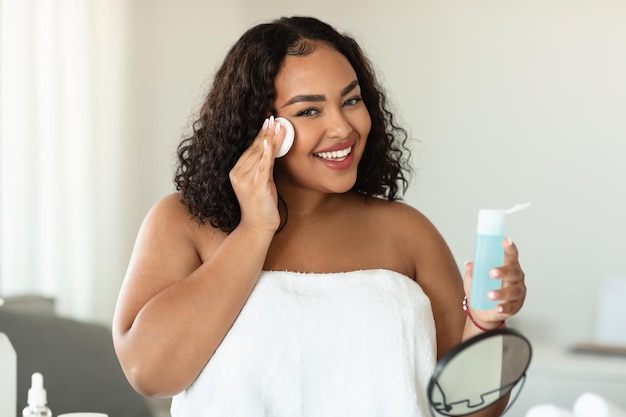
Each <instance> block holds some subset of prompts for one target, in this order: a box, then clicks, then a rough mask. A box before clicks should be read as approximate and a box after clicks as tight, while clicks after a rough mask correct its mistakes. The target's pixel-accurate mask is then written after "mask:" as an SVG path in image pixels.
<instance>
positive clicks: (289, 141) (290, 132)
mask: <svg viewBox="0 0 626 417" xmlns="http://www.w3.org/2000/svg"><path fill="white" fill-rule="evenodd" d="M276 121H277V122H278V123H280V127H281V128H282V129H285V139H284V140H283V143H282V145H280V149H279V150H278V152H277V153H276V158H281V157H283V156H285V155H287V152H289V149H291V145H293V138H294V137H295V136H296V132H295V130H294V129H293V125H292V124H291V122H290V121H289V120H287V119H285V118H284V117H277V118H276Z"/></svg>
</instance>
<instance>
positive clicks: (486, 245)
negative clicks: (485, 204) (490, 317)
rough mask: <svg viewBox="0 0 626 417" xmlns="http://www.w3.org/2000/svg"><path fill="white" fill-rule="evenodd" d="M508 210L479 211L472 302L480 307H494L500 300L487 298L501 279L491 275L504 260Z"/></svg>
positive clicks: (499, 286)
mask: <svg viewBox="0 0 626 417" xmlns="http://www.w3.org/2000/svg"><path fill="white" fill-rule="evenodd" d="M506 214H507V212H506V211H505V210H499V209H484V210H479V211H478V227H477V229H476V248H475V252H474V271H473V275H472V291H471V294H470V305H471V306H472V308H475V309H477V310H492V309H493V308H495V307H496V306H497V305H498V302H497V301H492V300H490V299H489V298H487V293H488V292H489V291H491V290H499V289H500V288H501V287H502V281H501V280H499V279H494V278H491V276H490V275H489V271H490V270H491V268H494V267H498V266H502V264H503V263H504V247H503V246H502V241H503V239H504V219H505V217H506Z"/></svg>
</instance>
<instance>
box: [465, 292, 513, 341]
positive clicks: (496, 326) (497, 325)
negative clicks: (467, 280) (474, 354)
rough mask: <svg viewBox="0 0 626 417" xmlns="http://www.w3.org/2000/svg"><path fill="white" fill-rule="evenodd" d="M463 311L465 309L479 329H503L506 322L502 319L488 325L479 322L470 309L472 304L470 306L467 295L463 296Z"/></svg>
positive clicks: (484, 330) (485, 330)
mask: <svg viewBox="0 0 626 417" xmlns="http://www.w3.org/2000/svg"><path fill="white" fill-rule="evenodd" d="M463 311H465V315H466V316H467V318H468V319H469V320H470V321H471V322H472V324H473V325H474V327H476V328H477V329H479V330H481V331H483V332H488V331H491V330H497V329H501V328H503V327H504V325H505V324H506V323H505V321H504V320H502V321H500V322H497V323H490V324H486V325H483V324H481V323H479V322H478V321H477V320H476V319H475V318H474V316H473V315H472V312H471V311H470V306H469V302H468V300H467V296H465V297H463Z"/></svg>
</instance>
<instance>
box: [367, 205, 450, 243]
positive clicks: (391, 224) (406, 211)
mask: <svg viewBox="0 0 626 417" xmlns="http://www.w3.org/2000/svg"><path fill="white" fill-rule="evenodd" d="M366 204H367V205H368V206H371V207H372V208H373V209H374V210H373V213H372V214H373V215H375V216H376V217H377V219H378V221H380V222H382V223H383V225H384V227H385V229H386V230H387V232H388V233H389V234H390V235H392V236H393V237H395V238H402V239H409V240H410V241H411V242H415V243H417V242H419V241H422V240H424V239H425V240H427V241H428V240H430V239H432V238H433V237H437V238H439V232H438V231H437V229H436V228H435V226H434V225H433V224H432V223H431V221H430V220H429V219H428V218H427V217H426V216H425V215H424V214H423V213H422V212H421V211H419V210H418V209H416V208H415V207H413V206H411V205H409V204H407V203H405V202H402V201H387V200H382V199H368V200H366Z"/></svg>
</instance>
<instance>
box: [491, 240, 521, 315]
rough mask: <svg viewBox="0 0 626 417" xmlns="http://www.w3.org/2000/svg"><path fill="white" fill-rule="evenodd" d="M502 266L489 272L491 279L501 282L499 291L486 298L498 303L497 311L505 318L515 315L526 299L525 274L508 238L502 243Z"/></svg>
mask: <svg viewBox="0 0 626 417" xmlns="http://www.w3.org/2000/svg"><path fill="white" fill-rule="evenodd" d="M503 246H504V265H503V266H500V267H497V268H493V269H492V270H491V271H490V275H491V277H492V278H495V279H499V280H501V281H502V288H501V289H500V290H495V291H491V292H490V293H489V294H488V297H489V298H490V299H491V300H494V301H498V302H499V303H498V306H497V307H496V309H497V311H498V312H500V313H502V314H505V315H507V316H509V317H510V316H512V315H514V314H516V313H517V312H518V311H519V310H520V309H521V308H522V306H523V304H524V300H525V299H526V283H525V274H524V271H523V270H522V268H521V266H520V264H519V253H518V250H517V247H516V246H515V244H514V243H513V242H512V241H511V239H510V238H507V239H505V240H504V241H503Z"/></svg>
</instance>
